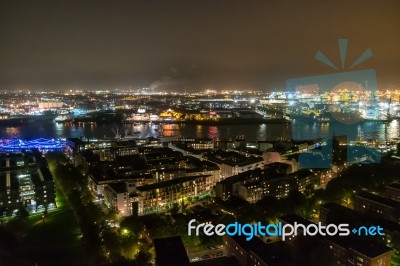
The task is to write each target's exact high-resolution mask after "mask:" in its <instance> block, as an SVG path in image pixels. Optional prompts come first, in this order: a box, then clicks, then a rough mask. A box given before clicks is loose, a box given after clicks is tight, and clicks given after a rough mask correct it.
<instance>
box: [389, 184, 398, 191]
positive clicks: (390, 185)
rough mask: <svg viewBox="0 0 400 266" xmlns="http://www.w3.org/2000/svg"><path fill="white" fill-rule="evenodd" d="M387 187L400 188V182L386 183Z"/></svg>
mask: <svg viewBox="0 0 400 266" xmlns="http://www.w3.org/2000/svg"><path fill="white" fill-rule="evenodd" d="M386 187H389V188H393V189H396V190H400V183H392V184H389V185H386Z"/></svg>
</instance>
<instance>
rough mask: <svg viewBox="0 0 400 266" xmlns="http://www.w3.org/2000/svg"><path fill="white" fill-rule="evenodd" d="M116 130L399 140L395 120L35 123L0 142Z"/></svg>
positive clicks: (8, 131) (0, 133)
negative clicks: (345, 122) (337, 122)
mask: <svg viewBox="0 0 400 266" xmlns="http://www.w3.org/2000/svg"><path fill="white" fill-rule="evenodd" d="M117 129H118V131H119V133H120V134H122V135H123V134H126V132H128V131H132V132H136V133H137V134H138V135H139V136H140V137H149V136H153V137H159V136H160V135H161V134H162V135H163V136H165V137H172V136H175V137H179V136H185V137H195V138H219V139H228V138H235V137H236V136H242V135H243V136H244V137H245V138H246V139H248V140H276V139H278V138H281V139H291V138H292V132H293V137H294V138H295V139H312V138H321V137H322V138H323V137H326V136H328V135H330V134H336V135H340V134H343V133H345V134H347V135H348V136H349V137H348V139H352V140H353V139H354V140H368V139H375V140H379V141H383V140H389V139H393V138H399V136H400V123H399V122H398V121H396V120H394V121H392V122H391V123H388V124H383V123H374V122H366V123H363V124H358V125H352V126H348V125H339V126H337V125H334V124H304V123H299V122H297V123H296V122H295V123H292V125H288V124H260V125H258V124H254V125H193V124H165V125H154V124H152V125H148V124H146V125H135V126H133V125H131V126H122V125H117V124H103V125H101V124H100V125H85V126H78V125H63V124H56V123H38V124H29V125H25V126H18V127H5V126H3V127H0V137H1V138H17V137H18V138H24V139H34V138H67V137H76V138H79V137H83V136H85V137H89V138H91V137H96V138H103V137H108V138H112V137H114V136H115V133H114V132H116V131H117Z"/></svg>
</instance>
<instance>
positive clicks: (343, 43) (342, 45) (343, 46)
mask: <svg viewBox="0 0 400 266" xmlns="http://www.w3.org/2000/svg"><path fill="white" fill-rule="evenodd" d="M338 43H339V52H340V59H341V63H342V69H344V66H345V62H346V52H347V44H348V40H347V39H339V41H338ZM372 56H373V54H372V51H371V49H367V50H365V52H364V53H363V54H362V55H360V56H359V57H358V59H357V60H356V61H355V62H354V63H353V64H352V65H351V66H350V69H352V68H353V67H355V66H357V65H359V64H361V63H362V62H364V61H365V60H367V59H368V58H370V57H372ZM315 59H317V60H318V61H321V62H322V63H324V64H325V65H327V66H329V67H331V68H333V69H335V70H337V69H338V68H337V66H336V65H335V64H334V63H332V61H331V60H329V59H328V57H326V56H325V54H324V53H322V52H321V51H318V52H317V54H316V55H315Z"/></svg>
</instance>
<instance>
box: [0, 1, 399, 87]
mask: <svg viewBox="0 0 400 266" xmlns="http://www.w3.org/2000/svg"><path fill="white" fill-rule="evenodd" d="M0 10H1V11H0V17H1V19H0V31H1V32H2V36H3V38H4V39H3V40H5V41H3V42H2V43H1V44H0V56H1V58H2V60H1V62H0V88H1V89H3V90H4V89H18V88H27V89H57V88H59V89H64V88H67V89H68V88H71V89H73V88H79V89H82V88H83V89H84V88H87V89H98V88H107V89H113V88H118V87H134V88H141V87H150V88H154V89H159V90H167V91H184V90H185V89H186V90H191V91H196V90H203V89H206V88H212V89H219V90H222V89H245V88H251V89H261V90H273V89H274V88H279V89H281V88H284V86H285V80H287V79H289V78H294V77H299V76H309V75H318V74H326V73H335V72H337V71H335V70H332V69H330V68H329V67H327V66H325V65H323V64H322V63H321V62H318V61H317V60H315V59H314V56H315V54H316V52H317V51H319V50H320V51H322V52H323V53H325V54H326V55H327V56H328V57H329V58H330V59H331V60H332V61H333V62H334V63H335V64H337V65H340V63H339V62H340V56H339V50H338V46H337V40H338V39H340V38H347V39H349V46H348V52H347V60H348V61H347V62H353V61H354V60H355V59H356V58H357V57H358V56H359V55H360V54H361V53H362V52H364V51H365V50H366V49H368V48H370V49H371V50H372V51H373V53H374V56H373V57H372V58H370V59H369V60H367V61H366V62H364V63H363V64H362V65H360V66H358V67H356V68H357V70H358V69H367V68H374V69H376V70H377V75H378V81H379V83H380V84H382V86H384V87H385V88H389V89H390V88H397V87H398V86H399V84H400V78H399V76H398V72H397V70H398V69H399V67H400V66H399V62H400V60H399V59H400V53H399V51H398V49H397V43H398V41H399V37H398V34H396V33H397V25H399V24H400V18H399V16H397V14H398V11H400V4H398V3H397V2H396V1H386V2H385V5H382V4H379V3H376V2H374V1H363V2H362V5H360V2H359V1H354V2H351V3H348V2H345V1H339V2H335V3H324V4H322V3H318V2H315V1H308V2H307V3H304V4H303V3H293V2H291V1H282V2H280V3H266V2H263V3H260V2H257V3H243V2H233V3H231V2H229V3H228V2H226V1H219V2H204V3H203V2H197V3H193V2H190V3H188V2H181V1H176V2H174V4H173V3H171V2H168V3H165V2H152V3H144V2H118V3H113V5H111V4H109V3H107V2H105V1H95V2H90V1H87V2H85V3H78V2H74V1H68V2H60V3H52V2H41V3H40V4H37V3H30V2H27V3H26V4H25V5H19V4H17V3H13V2H2V3H1V8H0ZM347 69H348V68H347Z"/></svg>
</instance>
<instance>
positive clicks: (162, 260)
mask: <svg viewBox="0 0 400 266" xmlns="http://www.w3.org/2000/svg"><path fill="white" fill-rule="evenodd" d="M153 243H154V249H155V252H156V265H159V266H161V265H168V266H175V265H182V266H184V265H190V262H189V258H188V256H187V253H186V249H185V247H184V245H183V242H182V239H181V237H179V236H173V237H166V238H156V239H153Z"/></svg>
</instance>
